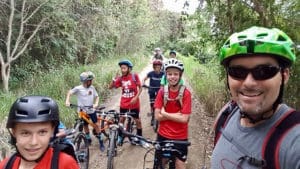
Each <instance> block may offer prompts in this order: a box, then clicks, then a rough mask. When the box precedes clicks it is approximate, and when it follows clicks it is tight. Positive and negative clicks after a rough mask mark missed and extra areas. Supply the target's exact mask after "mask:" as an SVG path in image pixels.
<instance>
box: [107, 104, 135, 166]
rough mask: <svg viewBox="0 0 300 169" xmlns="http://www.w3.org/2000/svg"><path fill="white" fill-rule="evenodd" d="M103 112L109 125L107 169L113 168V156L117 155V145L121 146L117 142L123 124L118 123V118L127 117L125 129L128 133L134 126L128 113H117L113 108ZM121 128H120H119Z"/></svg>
mask: <svg viewBox="0 0 300 169" xmlns="http://www.w3.org/2000/svg"><path fill="white" fill-rule="evenodd" d="M102 113H103V114H105V116H106V119H107V121H109V122H108V123H107V124H108V126H109V142H108V149H107V169H113V168H114V157H116V156H117V147H118V146H121V145H122V144H117V141H118V137H119V136H120V137H122V138H123V135H122V130H124V128H123V124H121V123H120V118H121V117H125V118H126V119H127V125H126V126H127V130H128V133H130V131H132V129H133V128H134V126H133V125H134V124H133V118H132V116H131V115H130V114H129V113H119V112H117V111H115V110H109V111H107V112H102ZM120 129H122V130H120Z"/></svg>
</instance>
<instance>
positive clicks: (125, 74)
mask: <svg viewBox="0 0 300 169" xmlns="http://www.w3.org/2000/svg"><path fill="white" fill-rule="evenodd" d="M118 65H119V66H120V69H121V73H122V75H121V76H118V75H117V76H116V77H115V78H114V79H113V81H112V82H111V83H110V85H109V89H112V88H119V87H122V96H121V100H120V113H127V112H132V113H135V114H134V115H132V117H133V118H134V120H135V122H136V126H137V135H139V136H142V121H141V118H140V101H139V96H140V94H141V92H142V88H141V82H140V79H139V76H138V75H137V74H134V73H132V72H131V71H132V68H133V64H132V63H131V61H129V60H122V61H120V62H119V63H118ZM124 120H125V119H124V118H121V119H120V122H121V123H123V122H124ZM132 141H134V140H132ZM122 142H123V140H122V138H118V144H120V145H121V144H122ZM134 144H140V145H142V146H145V142H139V143H134Z"/></svg>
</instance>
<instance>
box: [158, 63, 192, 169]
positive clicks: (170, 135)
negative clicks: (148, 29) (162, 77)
mask: <svg viewBox="0 0 300 169" xmlns="http://www.w3.org/2000/svg"><path fill="white" fill-rule="evenodd" d="M165 70H166V72H165V74H166V77H167V80H168V91H167V92H168V98H167V99H166V100H167V102H166V103H164V102H165V99H164V92H166V91H164V90H165V89H166V88H161V89H160V90H159V92H158V94H157V97H156V100H155V104H154V107H155V118H156V120H158V121H159V128H158V134H157V140H158V141H163V140H182V141H187V140H188V122H189V118H190V114H191V107H192V106H191V105H192V104H191V103H192V102H191V93H190V91H189V90H188V89H186V88H184V91H183V95H182V98H181V99H182V100H179V97H178V95H179V93H180V88H181V87H183V86H182V85H180V83H179V82H180V80H181V77H182V74H183V71H184V67H183V63H181V62H180V61H178V60H177V59H175V58H171V59H169V60H168V62H167V63H166V64H165ZM176 148H177V149H178V150H180V151H181V152H182V153H183V154H182V155H181V156H179V155H178V156H177V157H176V168H180V169H185V168H186V166H185V161H186V157H187V154H188V148H187V146H183V145H178V146H177V147H176Z"/></svg>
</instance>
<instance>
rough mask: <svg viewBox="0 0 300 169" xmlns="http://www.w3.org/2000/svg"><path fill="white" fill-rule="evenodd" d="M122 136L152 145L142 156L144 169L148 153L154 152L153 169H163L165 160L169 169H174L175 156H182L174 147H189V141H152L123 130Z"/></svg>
mask: <svg viewBox="0 0 300 169" xmlns="http://www.w3.org/2000/svg"><path fill="white" fill-rule="evenodd" d="M122 133H123V134H124V135H127V136H128V137H135V138H137V139H140V140H144V141H145V142H147V143H150V144H152V145H153V148H152V149H149V150H148V151H147V152H146V153H145V155H144V166H143V168H144V169H145V162H146V161H145V159H146V156H147V155H148V153H149V152H151V151H153V150H155V156H154V163H153V169H164V164H163V161H164V160H163V159H167V163H169V164H168V165H169V169H175V160H176V155H180V156H181V155H182V152H181V151H180V150H178V149H176V145H187V146H190V145H191V143H190V142H189V141H179V140H164V141H152V140H149V139H146V138H144V137H142V136H138V135H135V134H132V133H129V132H127V131H125V130H122Z"/></svg>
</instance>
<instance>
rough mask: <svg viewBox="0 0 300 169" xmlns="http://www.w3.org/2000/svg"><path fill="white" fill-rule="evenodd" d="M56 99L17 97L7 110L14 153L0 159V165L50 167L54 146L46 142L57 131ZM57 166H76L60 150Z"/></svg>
mask: <svg viewBox="0 0 300 169" xmlns="http://www.w3.org/2000/svg"><path fill="white" fill-rule="evenodd" d="M58 124H59V110H58V105H57V103H56V102H55V101H54V100H53V99H51V98H49V97H45V96H24V97H21V98H19V99H17V100H16V101H15V102H14V103H13V105H12V107H11V109H10V112H9V115H8V120H7V123H6V128H7V129H8V131H9V133H10V136H11V144H12V145H13V146H14V147H15V148H16V151H17V153H16V154H15V155H12V156H11V157H8V158H6V159H4V160H3V161H2V162H0V168H1V169H4V168H5V169H6V168H9V169H10V168H12V169H17V168H43V169H50V168H51V164H52V163H51V161H52V160H54V158H56V157H54V148H52V147H51V146H49V144H50V141H51V140H52V139H53V138H55V136H56V133H57V131H58ZM58 168H60V169H79V166H78V164H77V161H76V160H75V159H74V158H73V157H72V156H70V155H68V154H66V153H64V152H62V151H61V152H59V157H58Z"/></svg>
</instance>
